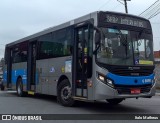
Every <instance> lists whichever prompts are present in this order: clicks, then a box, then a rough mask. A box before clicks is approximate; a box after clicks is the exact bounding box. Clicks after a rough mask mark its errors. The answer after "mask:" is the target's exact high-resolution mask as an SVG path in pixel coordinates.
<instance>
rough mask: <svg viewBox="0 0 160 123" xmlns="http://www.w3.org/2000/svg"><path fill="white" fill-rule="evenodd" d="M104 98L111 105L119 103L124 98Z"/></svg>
mask: <svg viewBox="0 0 160 123" xmlns="http://www.w3.org/2000/svg"><path fill="white" fill-rule="evenodd" d="M106 100H107V102H108V103H109V104H111V105H117V104H119V103H121V102H122V101H123V100H124V99H106Z"/></svg>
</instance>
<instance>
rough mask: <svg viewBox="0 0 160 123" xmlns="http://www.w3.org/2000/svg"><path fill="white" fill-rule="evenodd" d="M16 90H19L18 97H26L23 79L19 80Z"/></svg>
mask: <svg viewBox="0 0 160 123" xmlns="http://www.w3.org/2000/svg"><path fill="white" fill-rule="evenodd" d="M16 90H17V95H18V96H20V97H23V96H24V92H23V84H22V79H21V78H18V80H17V87H16Z"/></svg>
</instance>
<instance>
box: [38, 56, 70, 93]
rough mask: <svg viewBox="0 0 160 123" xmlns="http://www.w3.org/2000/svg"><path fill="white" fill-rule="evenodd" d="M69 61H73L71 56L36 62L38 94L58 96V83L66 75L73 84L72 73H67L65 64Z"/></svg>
mask: <svg viewBox="0 0 160 123" xmlns="http://www.w3.org/2000/svg"><path fill="white" fill-rule="evenodd" d="M68 60H71V57H70V56H69V57H60V58H52V59H46V60H37V61H36V65H37V66H36V68H37V72H38V74H37V75H38V82H37V84H36V92H37V93H41V94H49V95H57V83H58V80H59V78H60V76H62V75H65V76H66V77H67V78H68V79H69V81H70V82H71V78H72V77H71V72H65V62H66V61H68Z"/></svg>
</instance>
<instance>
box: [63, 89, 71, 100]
mask: <svg viewBox="0 0 160 123" xmlns="http://www.w3.org/2000/svg"><path fill="white" fill-rule="evenodd" d="M61 97H62V99H63V100H67V99H69V98H70V97H71V88H70V87H69V86H66V87H64V88H63V89H62V91H61Z"/></svg>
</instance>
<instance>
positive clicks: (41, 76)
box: [36, 59, 49, 94]
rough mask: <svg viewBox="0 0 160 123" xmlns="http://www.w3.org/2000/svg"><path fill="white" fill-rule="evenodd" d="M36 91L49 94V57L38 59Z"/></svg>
mask: <svg viewBox="0 0 160 123" xmlns="http://www.w3.org/2000/svg"><path fill="white" fill-rule="evenodd" d="M36 72H37V77H36V78H37V80H36V92H37V93H41V94H48V72H49V70H48V59H44V60H37V61H36Z"/></svg>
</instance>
